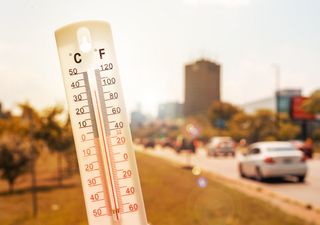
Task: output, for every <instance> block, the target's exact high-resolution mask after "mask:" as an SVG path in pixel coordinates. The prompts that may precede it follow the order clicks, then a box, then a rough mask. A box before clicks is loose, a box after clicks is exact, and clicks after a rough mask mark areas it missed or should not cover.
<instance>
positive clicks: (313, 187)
mask: <svg viewBox="0 0 320 225" xmlns="http://www.w3.org/2000/svg"><path fill="white" fill-rule="evenodd" d="M149 151H150V152H152V154H155V155H157V156H160V157H163V158H167V159H170V160H173V161H177V162H181V163H188V162H189V161H190V162H191V164H192V165H193V166H198V167H200V168H201V169H204V170H206V171H211V172H214V173H216V174H219V175H222V176H225V177H227V178H231V179H235V180H243V181H245V182H249V183H253V184H255V185H258V186H260V185H261V186H262V187H263V188H265V189H268V190H270V191H272V192H275V193H277V194H280V195H282V196H284V197H287V198H289V199H292V200H297V201H299V202H302V203H304V204H310V205H312V206H313V207H315V208H319V209H320V159H313V160H309V161H308V162H307V164H308V174H307V177H306V180H305V183H297V182H295V181H293V180H292V181H290V180H283V179H277V180H270V181H267V182H263V183H262V182H258V181H255V180H252V179H246V178H241V177H240V176H239V173H238V166H237V165H238V164H237V159H236V158H232V157H219V158H213V157H207V156H206V154H205V152H204V151H201V150H200V151H198V152H197V154H195V155H192V156H191V157H189V156H186V154H179V155H178V154H176V153H175V152H174V151H172V150H169V149H156V150H149Z"/></svg>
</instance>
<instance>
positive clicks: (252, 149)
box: [249, 148, 260, 155]
mask: <svg viewBox="0 0 320 225" xmlns="http://www.w3.org/2000/svg"><path fill="white" fill-rule="evenodd" d="M259 153H260V149H259V148H251V149H250V150H249V154H250V155H255V154H259Z"/></svg>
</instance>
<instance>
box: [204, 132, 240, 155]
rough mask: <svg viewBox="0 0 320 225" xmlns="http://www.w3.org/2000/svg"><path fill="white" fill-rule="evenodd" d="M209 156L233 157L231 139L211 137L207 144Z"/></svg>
mask: <svg viewBox="0 0 320 225" xmlns="http://www.w3.org/2000/svg"><path fill="white" fill-rule="evenodd" d="M207 148H208V155H209V156H219V155H224V156H227V155H232V156H234V155H235V142H234V141H233V139H232V138H231V137H213V138H211V139H210V141H209V143H208V144H207Z"/></svg>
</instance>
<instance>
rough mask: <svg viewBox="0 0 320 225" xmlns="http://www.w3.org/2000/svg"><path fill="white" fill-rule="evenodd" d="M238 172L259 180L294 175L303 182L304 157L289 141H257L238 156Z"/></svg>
mask: <svg viewBox="0 0 320 225" xmlns="http://www.w3.org/2000/svg"><path fill="white" fill-rule="evenodd" d="M239 173H240V175H241V176H242V177H254V178H256V179H257V180H259V181H262V180H263V179H265V178H271V177H285V176H296V177H297V178H298V180H299V182H304V178H305V176H306V174H307V165H306V158H305V156H304V155H303V153H302V152H301V151H299V150H298V149H296V148H295V147H294V145H293V144H291V143H290V142H279V141H274V142H258V143H255V144H252V145H251V146H250V147H249V151H248V153H247V154H245V155H243V156H240V157H239Z"/></svg>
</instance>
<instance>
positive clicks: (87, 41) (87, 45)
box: [77, 27, 92, 53]
mask: <svg viewBox="0 0 320 225" xmlns="http://www.w3.org/2000/svg"><path fill="white" fill-rule="evenodd" d="M77 38H78V44H79V48H80V51H81V52H83V53H87V52H90V51H91V49H92V42H91V34H90V31H89V29H88V28H86V27H80V28H79V29H78V30H77Z"/></svg>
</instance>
